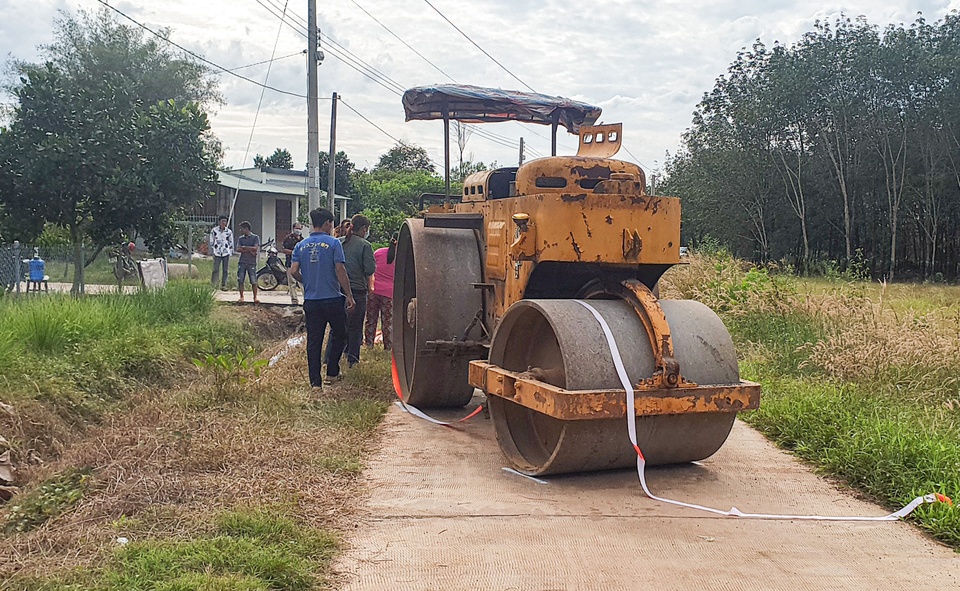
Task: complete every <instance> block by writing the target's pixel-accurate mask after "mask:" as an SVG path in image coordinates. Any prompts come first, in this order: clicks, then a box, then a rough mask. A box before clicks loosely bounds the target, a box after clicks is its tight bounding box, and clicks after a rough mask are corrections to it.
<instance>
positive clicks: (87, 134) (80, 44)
mask: <svg viewBox="0 0 960 591" xmlns="http://www.w3.org/2000/svg"><path fill="white" fill-rule="evenodd" d="M55 37H56V40H55V41H54V43H53V44H51V45H49V46H45V47H42V48H41V52H42V56H43V59H44V61H43V62H42V63H37V64H32V63H25V62H14V64H13V66H14V70H15V72H16V74H17V77H18V79H17V80H16V81H15V82H14V83H13V84H12V85H11V88H10V90H11V92H12V94H13V97H14V99H15V104H14V106H13V109H12V117H11V120H10V124H9V127H8V128H6V129H0V177H2V178H0V187H4V189H5V190H4V191H3V192H2V193H0V206H2V214H3V215H4V216H5V217H6V221H5V226H6V227H7V228H8V232H9V231H11V229H12V234H13V235H11V236H6V238H7V239H15V238H19V239H21V240H31V239H33V238H35V237H36V236H37V235H39V233H40V232H41V230H42V229H43V226H44V224H45V223H52V224H55V225H56V226H59V227H61V228H64V229H65V230H67V231H68V232H69V235H70V238H71V241H72V242H73V244H74V247H75V252H76V253H77V261H76V262H77V274H76V275H77V277H75V287H76V286H77V285H78V284H79V282H80V280H81V277H80V276H81V274H82V268H83V266H84V262H85V261H82V260H80V256H79V255H80V253H81V252H82V250H81V245H82V244H84V243H87V244H89V245H91V246H92V247H93V248H92V250H93V251H94V252H99V249H101V248H103V246H105V245H107V244H109V243H111V242H113V241H116V240H118V239H119V238H120V237H121V236H127V237H129V236H130V235H131V234H132V233H136V234H138V235H140V236H142V237H143V238H144V239H145V241H146V242H147V244H149V245H150V246H151V247H152V248H153V249H154V250H156V251H159V250H162V249H163V248H165V247H166V246H167V245H168V244H170V242H171V227H170V221H171V219H172V218H174V217H175V216H176V215H178V214H179V213H180V212H182V211H183V210H185V209H186V208H187V207H189V206H192V205H194V204H196V203H197V202H198V201H200V200H201V199H203V198H204V197H205V196H206V195H207V194H209V193H210V191H211V190H212V189H213V188H214V187H215V183H216V174H215V171H216V167H217V165H218V163H219V161H220V147H219V142H217V141H216V139H215V138H214V137H213V136H212V135H211V133H210V124H209V121H208V119H207V115H206V113H205V112H204V108H203V106H204V105H206V104H210V103H213V102H216V101H218V100H219V95H218V94H217V92H216V86H215V83H214V82H213V81H212V80H211V79H210V78H209V77H208V76H206V74H207V71H206V69H205V68H204V67H203V66H202V65H200V64H198V63H196V62H193V61H191V60H190V59H188V58H185V57H183V56H180V55H179V54H176V53H174V52H171V51H170V50H169V49H168V48H167V47H166V46H165V45H160V44H158V43H157V42H156V41H155V40H153V39H152V38H146V37H145V36H144V33H143V31H142V30H140V29H135V28H132V27H127V26H124V25H122V24H119V23H118V22H116V21H115V20H114V19H113V17H112V16H111V15H110V13H108V12H107V11H106V10H103V11H100V12H99V13H96V14H94V15H91V14H89V13H80V15H79V16H78V17H75V18H74V17H64V18H62V19H60V20H59V21H58V23H57V30H56V31H55ZM91 260H92V258H91Z"/></svg>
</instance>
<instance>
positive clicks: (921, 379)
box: [661, 254, 960, 396]
mask: <svg viewBox="0 0 960 591" xmlns="http://www.w3.org/2000/svg"><path fill="white" fill-rule="evenodd" d="M689 260H690V264H688V265H684V266H682V267H677V268H674V269H671V270H670V271H669V272H668V273H667V274H666V275H665V276H664V279H663V280H662V281H661V295H662V296H663V297H666V298H677V299H680V298H682V299H696V300H699V301H701V302H703V303H705V304H707V305H708V306H710V307H712V308H713V309H714V310H716V311H718V312H720V313H721V314H722V315H723V317H724V320H725V321H726V322H727V323H728V324H729V325H731V327H732V328H733V329H734V331H737V329H741V332H743V333H745V334H746V336H748V337H751V336H754V335H755V333H756V332H757V331H754V330H751V329H752V328H754V327H752V326H751V324H752V323H756V322H762V323H763V324H764V325H766V326H768V325H770V324H771V323H777V322H792V323H805V324H807V331H805V332H807V334H805V335H804V336H806V337H812V338H808V339H804V340H801V341H798V342H795V343H794V344H795V345H796V348H795V349H794V351H793V353H794V355H793V356H792V360H794V361H796V365H797V367H796V369H803V368H815V369H816V370H818V371H820V372H823V373H825V374H826V375H828V376H830V377H833V378H837V379H842V380H866V381H886V382H891V383H894V384H904V385H907V384H909V385H911V386H914V387H917V386H919V385H920V384H925V385H926V386H925V387H926V389H927V390H929V389H930V388H931V387H934V388H935V389H936V391H937V393H939V394H941V395H950V394H953V395H954V396H956V395H957V394H958V383H960V375H958V373H957V372H956V369H957V368H958V366H960V288H957V287H949V286H918V285H887V284H884V283H875V284H873V283H864V282H844V281H838V280H832V281H828V280H814V281H809V280H799V279H797V278H794V277H792V276H783V275H776V274H772V273H770V272H768V271H767V270H766V269H760V268H756V267H754V266H753V265H750V264H749V263H744V262H742V261H737V260H734V259H732V258H729V257H725V256H722V255H721V256H698V255H696V254H694V255H693V256H691V257H690V259H689ZM760 340H761V339H751V338H748V339H743V340H742V341H743V342H741V343H740V345H741V348H743V349H744V351H745V352H746V353H747V354H748V355H749V356H751V357H754V358H755V357H757V356H760V357H764V356H766V355H768V354H769V353H770V352H769V351H767V350H765V347H764V344H763V343H761V342H759V341H760Z"/></svg>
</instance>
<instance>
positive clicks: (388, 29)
mask: <svg viewBox="0 0 960 591" xmlns="http://www.w3.org/2000/svg"><path fill="white" fill-rule="evenodd" d="M350 2H352V3H353V5H354V6H356V7H357V8H359V9H360V10H362V11H363V13H364V14H366V15H367V16H369V17H370V18H371V19H373V22H375V23H377V24H378V25H380V26H381V27H383V28H384V30H386V32H388V33H390V34H391V35H393V37H394V38H395V39H396V40H397V41H399V42H400V43H403V44H404V46H406V47H407V49H409V50H410V51H412V52H413V53H415V54H417V55H418V56H420V59H422V60H423V61H425V62H427V63H428V64H430V65H431V66H433V69H434V70H436V71H438V72H440V73H441V74H443V75H444V76H446V77H447V78H449V79H450V80H453V81H454V82H456V80H454V79H453V76H451V75H450V74H447V73H446V72H444V71H443V70H442V69H440V66H438V65H437V64H435V63H433V62H432V61H430V60H429V59H427V58H426V57H425V56H424V55H423V54H422V53H420V52H419V51H417V50H416V49H414V48H413V46H411V45H410V44H409V43H407V42H406V41H404V40H403V39H401V38H400V37H399V36H398V35H397V34H396V33H394V32H393V31H391V30H390V27H388V26H387V25H385V24H383V23H382V22H380V20H379V19H377V17H375V16H373V15H372V14H370V13H369V12H368V11H367V9H366V8H364V7H363V6H360V5H359V4H357V2H356V1H355V0H350Z"/></svg>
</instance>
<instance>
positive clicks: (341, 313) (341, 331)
mask: <svg viewBox="0 0 960 591" xmlns="http://www.w3.org/2000/svg"><path fill="white" fill-rule="evenodd" d="M344 306H345V303H344V298H342V297H340V298H330V299H326V300H304V301H303V319H304V322H305V323H306V325H307V369H308V372H309V374H310V385H311V386H317V387H320V386H322V385H323V381H322V380H321V378H320V366H321V365H323V357H322V353H323V333H324V332H326V330H327V324H329V325H330V344H329V345H327V354H328V355H329V354H330V353H331V350H332V352H335V353H336V358H337V359H338V360H339V359H340V356H341V355H343V348H344V347H345V346H346V344H347V309H346V308H345V307H344ZM327 375H328V376H330V377H336V376H338V375H340V364H339V363H332V364H327Z"/></svg>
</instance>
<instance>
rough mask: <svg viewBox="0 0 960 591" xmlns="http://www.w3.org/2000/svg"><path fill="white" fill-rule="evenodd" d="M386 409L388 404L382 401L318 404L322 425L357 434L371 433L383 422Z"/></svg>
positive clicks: (342, 401)
mask: <svg viewBox="0 0 960 591" xmlns="http://www.w3.org/2000/svg"><path fill="white" fill-rule="evenodd" d="M388 407H389V404H388V403H386V402H384V401H382V400H367V399H349V398H348V399H340V400H321V401H320V402H319V403H318V411H319V415H320V420H321V422H322V423H323V424H326V425H328V426H331V427H338V428H342V429H343V428H346V429H352V430H354V431H358V432H370V431H373V430H374V429H375V428H376V427H377V425H379V424H380V421H381V420H383V414H384V413H385V412H387V408H388Z"/></svg>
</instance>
